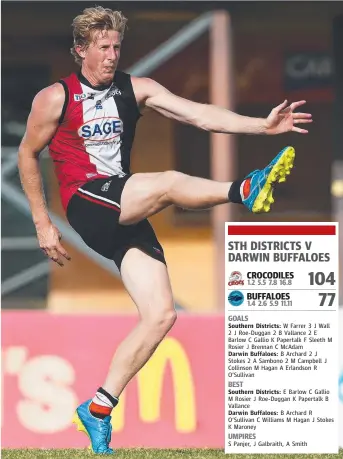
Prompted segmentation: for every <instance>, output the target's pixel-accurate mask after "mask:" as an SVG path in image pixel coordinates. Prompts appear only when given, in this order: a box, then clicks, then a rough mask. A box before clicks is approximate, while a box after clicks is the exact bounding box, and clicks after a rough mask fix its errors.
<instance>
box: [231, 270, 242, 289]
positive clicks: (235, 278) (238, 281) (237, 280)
mask: <svg viewBox="0 0 343 459" xmlns="http://www.w3.org/2000/svg"><path fill="white" fill-rule="evenodd" d="M232 285H244V280H242V274H241V273H240V272H239V271H232V273H231V275H230V277H229V282H228V286H229V287H231V286H232Z"/></svg>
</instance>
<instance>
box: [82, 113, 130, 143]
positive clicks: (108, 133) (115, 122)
mask: <svg viewBox="0 0 343 459" xmlns="http://www.w3.org/2000/svg"><path fill="white" fill-rule="evenodd" d="M122 132H123V122H122V120H121V119H120V118H116V117H114V116H109V117H105V118H94V119H92V120H90V121H87V122H86V123H84V124H83V125H82V126H81V127H80V128H79V130H78V135H79V136H80V137H81V138H82V139H84V140H87V141H88V142H99V141H101V142H104V141H105V142H110V141H111V140H113V139H115V138H116V137H118V136H120V134H121V133H122Z"/></svg>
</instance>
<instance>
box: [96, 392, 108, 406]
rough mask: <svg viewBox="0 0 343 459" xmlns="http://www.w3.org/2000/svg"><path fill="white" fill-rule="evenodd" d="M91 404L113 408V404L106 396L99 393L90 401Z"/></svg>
mask: <svg viewBox="0 0 343 459" xmlns="http://www.w3.org/2000/svg"><path fill="white" fill-rule="evenodd" d="M92 402H93V403H95V404H96V405H101V406H107V407H108V408H113V403H112V402H111V400H110V399H109V398H108V397H106V395H104V394H102V393H101V392H97V393H96V394H95V396H94V398H93V399H92Z"/></svg>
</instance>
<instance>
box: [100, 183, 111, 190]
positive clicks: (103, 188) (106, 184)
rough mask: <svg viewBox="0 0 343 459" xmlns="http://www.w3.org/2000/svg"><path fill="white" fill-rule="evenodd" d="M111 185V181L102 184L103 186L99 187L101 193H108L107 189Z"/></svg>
mask: <svg viewBox="0 0 343 459" xmlns="http://www.w3.org/2000/svg"><path fill="white" fill-rule="evenodd" d="M111 183H112V180H110V181H109V182H106V183H104V184H103V185H102V187H101V191H108V189H109V187H110V185H111Z"/></svg>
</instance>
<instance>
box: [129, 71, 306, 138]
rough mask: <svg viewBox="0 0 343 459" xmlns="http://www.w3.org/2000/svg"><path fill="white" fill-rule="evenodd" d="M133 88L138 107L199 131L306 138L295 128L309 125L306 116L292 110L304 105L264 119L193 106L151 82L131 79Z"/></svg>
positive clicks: (281, 109)
mask: <svg viewBox="0 0 343 459" xmlns="http://www.w3.org/2000/svg"><path fill="white" fill-rule="evenodd" d="M132 84H133V87H134V91H135V94H136V97H137V101H138V102H139V103H140V104H144V105H145V106H146V107H150V108H152V109H154V110H156V111H157V112H159V113H161V114H162V115H164V116H166V117H168V118H172V119H175V120H178V121H180V122H182V123H186V124H191V125H193V126H195V127H197V128H199V129H204V130H206V131H211V132H220V133H225V134H229V133H231V134H269V135H272V134H281V133H285V132H289V131H294V132H299V133H301V134H307V133H308V131H307V130H305V129H300V128H299V127H297V126H296V125H297V124H304V123H311V122H312V115H311V114H309V113H295V112H294V110H295V109H296V108H298V107H300V106H301V105H303V104H305V101H304V100H303V101H299V102H294V103H292V104H290V105H287V101H284V102H283V103H282V104H280V105H278V106H277V107H275V108H274V109H273V110H272V111H271V113H270V114H269V116H268V117H267V118H253V117H249V116H242V115H239V114H237V113H234V112H232V111H229V110H226V109H225V108H222V107H218V106H215V105H211V104H201V103H197V102H192V101H190V100H187V99H184V98H182V97H179V96H176V95H175V94H173V93H171V92H170V91H168V90H167V89H166V88H165V87H163V86H162V85H160V84H159V83H157V82H156V81H154V80H151V79H150V78H134V77H133V78H132Z"/></svg>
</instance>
